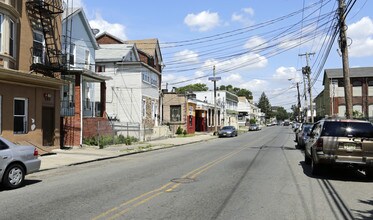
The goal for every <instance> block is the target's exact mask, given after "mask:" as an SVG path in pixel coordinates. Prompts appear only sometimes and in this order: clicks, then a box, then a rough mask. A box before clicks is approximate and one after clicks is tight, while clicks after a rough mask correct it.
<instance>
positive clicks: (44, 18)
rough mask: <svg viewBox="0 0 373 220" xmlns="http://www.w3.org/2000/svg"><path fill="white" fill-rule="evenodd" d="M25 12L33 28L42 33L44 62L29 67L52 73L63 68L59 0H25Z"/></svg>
mask: <svg viewBox="0 0 373 220" xmlns="http://www.w3.org/2000/svg"><path fill="white" fill-rule="evenodd" d="M26 8H27V12H28V15H29V18H30V21H31V24H32V26H33V29H36V30H39V31H41V32H42V33H43V35H44V40H45V42H44V44H45V63H44V64H43V65H41V66H40V65H38V64H33V65H32V66H31V69H34V70H35V69H39V70H41V71H42V70H43V69H44V71H45V72H49V73H53V72H55V71H60V70H62V69H63V62H62V53H61V49H60V47H61V44H60V38H59V37H60V36H59V34H58V30H57V28H58V23H57V21H58V20H59V19H58V18H57V17H58V16H59V15H60V14H62V13H63V5H62V1H61V0H29V1H27V2H26Z"/></svg>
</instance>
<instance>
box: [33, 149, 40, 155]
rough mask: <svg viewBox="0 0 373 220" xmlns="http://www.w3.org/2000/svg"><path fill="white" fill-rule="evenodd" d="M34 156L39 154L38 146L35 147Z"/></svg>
mask: <svg viewBox="0 0 373 220" xmlns="http://www.w3.org/2000/svg"><path fill="white" fill-rule="evenodd" d="M34 156H35V157H37V156H39V151H38V149H37V148H34Z"/></svg>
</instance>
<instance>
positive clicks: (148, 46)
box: [125, 38, 158, 56]
mask: <svg viewBox="0 0 373 220" xmlns="http://www.w3.org/2000/svg"><path fill="white" fill-rule="evenodd" d="M125 43H129V44H136V47H137V48H138V49H140V50H142V51H144V52H145V53H147V54H149V55H151V56H155V55H156V54H155V53H156V49H157V47H158V39H156V38H153V39H144V40H127V41H125Z"/></svg>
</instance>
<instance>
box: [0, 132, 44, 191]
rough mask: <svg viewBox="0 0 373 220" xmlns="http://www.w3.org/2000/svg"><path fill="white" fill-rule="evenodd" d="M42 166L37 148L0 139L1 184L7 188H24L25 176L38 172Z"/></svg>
mask: <svg viewBox="0 0 373 220" xmlns="http://www.w3.org/2000/svg"><path fill="white" fill-rule="evenodd" d="M40 164H41V161H40V159H38V150H37V149H36V148H35V147H33V146H21V145H16V144H14V143H12V142H10V141H8V140H6V139H5V138H3V137H0V183H2V184H3V185H4V186H5V187H6V188H10V189H15V188H18V187H20V186H22V185H23V183H24V180H25V175H27V174H30V173H33V172H36V171H38V170H39V169H40Z"/></svg>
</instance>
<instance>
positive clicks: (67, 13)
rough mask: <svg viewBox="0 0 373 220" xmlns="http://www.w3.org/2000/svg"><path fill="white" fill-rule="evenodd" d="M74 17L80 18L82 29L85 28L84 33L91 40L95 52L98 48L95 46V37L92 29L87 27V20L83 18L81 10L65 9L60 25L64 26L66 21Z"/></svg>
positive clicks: (83, 14)
mask: <svg viewBox="0 0 373 220" xmlns="http://www.w3.org/2000/svg"><path fill="white" fill-rule="evenodd" d="M75 16H80V18H81V20H82V22H83V25H84V28H85V30H86V32H87V34H88V37H89V39H90V40H91V42H92V44H93V47H94V49H95V50H97V49H98V48H99V46H98V44H97V41H96V38H95V35H94V34H93V32H92V28H91V26H90V25H89V22H88V19H87V17H86V16H85V13H84V10H83V8H68V9H66V10H65V11H64V13H63V14H62V17H63V19H62V25H66V21H70V20H71V19H73V17H75ZM72 31H74V30H72Z"/></svg>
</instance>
